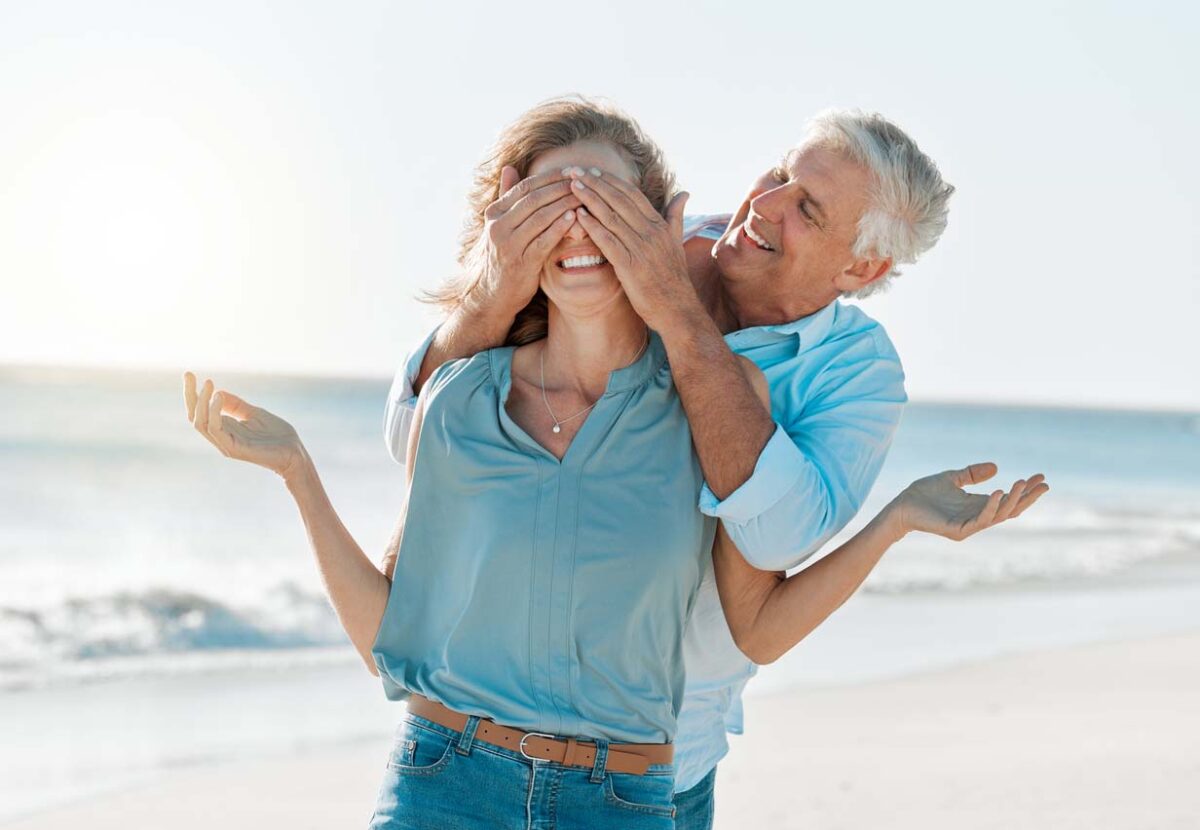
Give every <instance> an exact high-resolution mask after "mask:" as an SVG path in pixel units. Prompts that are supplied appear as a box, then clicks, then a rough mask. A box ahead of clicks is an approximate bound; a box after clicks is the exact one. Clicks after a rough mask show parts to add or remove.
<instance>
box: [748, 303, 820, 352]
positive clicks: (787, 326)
mask: <svg viewBox="0 0 1200 830" xmlns="http://www.w3.org/2000/svg"><path fill="white" fill-rule="evenodd" d="M840 308H841V303H840V302H839V301H838V300H834V301H833V302H832V303H830V304H829V305H827V306H825V307H824V308H822V309H821V310H820V311H814V312H813V313H812V314H808V315H806V316H804V317H801V318H799V319H797V320H792V321H790V322H787V323H773V324H771V325H767V326H750V327H749V328H744V329H738V330H737V331H735V332H731V333H730V334H729V335H728V336H729V337H730V338H734V339H736V340H751V339H752V340H758V339H760V338H769V336H770V335H775V336H776V337H780V338H782V337H795V338H796V352H797V353H799V352H802V351H806V350H807V349H811V348H813V347H814V346H819V345H820V344H821V343H822V342H824V341H825V339H826V338H827V337H829V334H830V332H831V331H832V330H833V324H834V321H835V320H836V319H837V315H838V311H839V309H840ZM769 339H774V338H769Z"/></svg>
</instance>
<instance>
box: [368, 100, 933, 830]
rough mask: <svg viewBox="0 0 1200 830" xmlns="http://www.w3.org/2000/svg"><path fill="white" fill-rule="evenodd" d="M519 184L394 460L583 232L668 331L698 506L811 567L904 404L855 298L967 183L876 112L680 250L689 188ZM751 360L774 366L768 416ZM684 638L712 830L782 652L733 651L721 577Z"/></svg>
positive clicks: (698, 762) (809, 138) (819, 143)
mask: <svg viewBox="0 0 1200 830" xmlns="http://www.w3.org/2000/svg"><path fill="white" fill-rule="evenodd" d="M504 188H505V189H507V192H506V193H505V195H504V196H503V197H502V198H501V199H500V200H498V201H497V202H496V203H494V204H493V205H492V206H491V207H490V208H489V210H488V214H487V227H486V228H485V233H484V235H483V239H484V241H485V242H484V244H485V246H486V250H485V251H484V255H483V257H482V260H481V261H482V263H483V264H482V273H481V274H479V279H478V281H477V282H476V284H475V286H474V288H473V289H472V291H471V293H470V295H469V296H468V297H467V299H466V300H465V301H464V302H463V303H462V304H461V305H460V306H458V307H457V308H455V309H454V310H453V311H452V312H451V313H450V314H449V315H448V316H447V318H446V320H445V321H444V322H443V323H442V324H441V325H440V326H439V327H438V329H437V330H435V331H434V332H433V333H432V334H431V335H430V336H429V337H428V338H427V339H426V340H425V342H424V343H423V344H422V345H421V346H420V347H419V348H418V349H417V350H416V351H415V352H414V353H413V354H412V355H411V356H410V357H409V359H408V360H407V361H406V363H405V365H404V366H403V367H402V368H401V370H400V372H399V373H398V374H397V377H396V382H395V383H394V384H393V387H392V391H391V393H390V395H389V401H388V408H387V415H386V417H385V436H386V438H387V440H388V445H389V448H390V450H391V452H392V455H393V457H394V458H395V459H396V460H397V461H399V462H401V463H403V459H404V447H405V441H406V435H407V432H408V426H409V422H410V416H411V411H412V407H413V405H414V403H415V398H414V395H415V391H416V390H418V389H419V388H420V385H421V384H422V383H423V382H424V380H425V379H427V378H428V376H429V374H430V373H431V372H432V371H433V370H434V369H436V368H437V367H438V366H439V365H441V364H442V363H444V362H445V361H447V360H451V359H455V358H459V357H464V356H468V355H471V354H474V353H476V352H478V351H482V350H484V349H487V348H491V347H493V346H497V345H500V344H501V343H502V342H503V340H504V338H505V335H506V334H507V332H508V329H509V327H510V326H511V324H512V322H513V318H514V316H515V314H516V312H517V311H518V310H519V309H521V308H523V307H524V306H525V305H526V303H528V301H529V300H530V299H531V298H532V297H533V295H534V293H535V292H536V290H537V273H538V269H540V266H541V263H542V262H543V261H544V259H545V254H546V252H547V251H549V250H551V249H552V248H553V246H554V245H556V244H557V243H558V242H559V240H560V239H562V237H563V236H564V235H565V234H578V235H581V236H582V235H583V234H586V235H587V236H589V237H590V238H591V240H592V242H593V243H595V245H596V246H597V247H598V248H599V249H600V251H601V253H602V254H603V255H604V257H605V258H606V259H607V260H608V261H609V262H610V263H612V265H613V268H614V270H615V272H616V274H617V276H618V278H619V279H620V280H621V283H622V285H623V287H624V289H625V293H626V294H627V296H628V297H629V299H630V301H631V303H632V304H633V306H634V308H635V309H636V310H637V311H638V313H639V314H640V315H641V316H642V317H643V318H644V319H645V321H646V323H647V324H648V325H649V326H650V327H651V328H652V329H654V330H655V331H656V332H658V333H659V335H660V336H661V337H662V340H663V343H664V345H665V346H666V349H667V354H668V359H669V361H670V364H671V370H672V375H673V378H674V381H675V384H676V386H677V388H678V390H679V394H680V397H681V399H682V401H683V404H684V407H685V409H686V412H687V415H688V420H689V423H690V426H691V429H692V435H693V440H694V442H695V445H696V451H697V454H698V456H699V459H700V464H701V467H702V469H703V471H704V475H705V480H706V482H707V484H706V487H705V488H704V490H703V491H702V493H701V501H700V509H701V510H702V511H704V512H705V513H706V514H708V515H712V516H716V517H718V518H720V519H721V520H722V527H723V529H724V531H725V532H726V533H727V534H728V536H729V538H730V539H731V540H732V542H733V543H734V544H735V545H736V547H737V548H738V550H740V552H741V553H742V555H743V556H744V557H745V560H746V562H748V563H749V565H751V566H753V567H755V568H758V569H760V570H761V571H764V572H778V571H785V570H787V569H789V568H793V567H796V566H797V565H799V564H800V563H802V562H803V561H805V560H806V559H807V558H808V557H809V556H810V555H811V554H812V553H814V552H815V551H816V550H817V549H818V548H820V546H821V545H822V544H823V543H824V542H825V541H826V540H828V539H829V538H830V537H831V536H833V535H834V534H835V533H837V531H839V530H840V529H841V528H843V527H844V526H845V525H846V523H847V522H849V520H850V519H851V518H852V517H853V516H854V514H855V513H856V512H857V511H858V509H859V508H860V506H861V505H862V503H863V501H864V500H865V498H866V496H867V493H868V491H869V490H870V488H871V486H872V484H873V483H874V481H875V479H876V477H877V475H878V473H879V470H880V467H881V466H882V464H883V460H884V456H885V455H886V453H887V450H888V447H889V446H890V444H891V440H892V437H893V435H894V432H895V429H896V425H897V423H898V422H899V418H900V412H901V409H902V407H903V404H904V403H905V401H906V400H907V397H906V395H905V392H904V374H903V370H902V369H901V365H900V360H899V358H898V356H897V355H896V352H895V349H894V348H893V347H892V344H891V342H890V340H889V339H888V337H887V334H886V333H885V332H884V330H883V328H882V327H881V326H880V325H879V324H878V323H876V322H875V321H874V320H872V319H871V318H869V317H868V316H867V315H866V314H864V313H862V312H861V311H860V310H858V309H857V308H856V307H854V306H848V305H843V304H841V303H840V302H838V298H839V297H841V296H857V297H864V296H868V295H870V294H872V293H874V292H876V291H878V290H880V289H881V288H882V287H883V286H884V285H885V284H886V283H888V282H890V281H891V279H893V278H894V276H895V275H896V274H897V273H898V272H897V271H896V264H897V263H907V262H915V261H916V259H917V258H918V257H919V256H920V255H921V254H922V253H924V252H925V251H927V250H928V249H929V248H931V247H932V246H933V245H934V243H936V241H937V239H938V238H939V236H940V235H941V233H942V231H943V230H944V228H945V225H946V216H947V210H948V200H949V198H950V195H951V194H952V193H953V188H952V187H951V186H950V185H948V184H946V183H945V182H944V181H943V180H942V178H941V175H940V174H939V172H938V170H937V166H936V165H935V164H934V163H933V161H932V160H931V159H929V158H928V157H927V156H926V155H924V154H923V153H922V152H921V151H920V150H919V149H918V148H917V145H916V144H915V143H914V142H913V141H912V139H910V138H909V137H908V136H907V135H905V133H904V132H903V131H901V130H900V129H899V128H898V127H896V126H895V125H894V124H892V123H891V122H889V121H887V120H886V119H884V118H883V117H881V116H879V115H867V114H862V113H858V112H846V111H835V110H831V111H827V112H825V113H822V114H820V115H818V116H817V117H816V118H814V119H813V120H812V121H811V122H810V123H809V125H808V127H807V130H806V133H805V135H804V138H803V140H802V141H801V143H800V144H799V145H798V146H797V147H795V148H794V149H792V150H791V151H790V152H788V153H787V155H786V156H785V157H784V159H783V160H782V162H781V163H780V164H779V166H778V167H776V168H774V169H773V170H771V171H769V172H767V173H765V174H764V175H763V176H762V177H760V178H759V179H758V180H757V181H756V182H754V184H753V185H752V187H751V190H750V193H749V195H748V196H747V198H746V200H745V201H744V202H743V203H742V205H741V206H740V207H739V209H738V211H737V212H736V213H735V214H733V216H732V217H728V216H718V217H693V218H691V219H689V220H687V221H685V222H684V223H683V225H684V234H683V237H684V241H683V244H682V245H681V244H680V239H679V233H678V228H679V225H680V218H681V215H682V211H683V205H684V202H685V201H686V194H681V197H680V198H677V199H676V200H675V201H673V202H672V204H671V205H670V206H669V208H668V211H667V217H666V218H663V217H662V216H659V215H658V214H657V213H656V212H655V211H654V210H653V209H651V208H650V206H649V204H648V203H646V201H645V199H644V197H641V194H640V193H638V192H637V191H636V189H635V188H632V187H628V186H622V183H620V182H617V181H615V180H614V179H613V177H606V176H603V175H600V174H599V171H582V170H564V171H562V172H561V173H560V174H553V175H549V176H544V177H540V178H537V177H535V178H531V179H527V180H525V181H523V182H520V183H519V184H518V183H517V182H516V176H515V171H513V170H511V169H509V170H506V171H505V180H504ZM568 214H570V215H568ZM564 217H566V218H572V217H573V218H574V221H573V222H570V223H569V224H566V226H564V222H561V221H558V220H560V219H563V218H564ZM714 242H715V244H714ZM739 355H740V356H741V357H743V358H747V359H749V360H751V361H753V362H754V363H755V364H757V365H758V367H759V368H760V369H761V370H762V371H763V373H764V374H765V376H766V379H767V381H768V384H769V398H770V407H769V409H768V407H766V406H764V403H763V401H762V399H761V398H760V397H759V395H758V394H756V391H755V389H754V388H752V385H751V382H750V381H749V380H748V379H747V376H746V374H745V373H744V372H743V370H742V368H741V366H740V365H739V357H738V356H739ZM764 577H765V578H767V579H770V580H774V579H775V577H774V575H773V574H770V573H765V574H764ZM841 599H843V600H844V597H842V598H841ZM840 601H841V600H838V601H837V602H836V604H832V605H831V607H829V608H828V609H825V610H826V611H827V612H832V610H833V608H835V607H836V605H837V604H840ZM830 602H831V603H832V600H831V601H830ZM794 639H795V638H793V639H792V640H791V641H790V642H794ZM684 647H685V654H686V662H687V667H688V688H687V693H686V696H685V701H684V705H683V709H682V711H681V712H680V718H679V730H678V734H677V737H676V755H675V758H676V761H675V762H676V789H677V795H676V806H677V809H678V814H677V816H676V827H677V828H680V830H690V828H693V827H697V828H699V827H709V826H711V822H712V813H713V782H714V778H715V772H716V765H717V762H718V761H720V759H721V758H722V757H723V756H724V755H725V753H726V752H727V743H726V738H725V732H726V731H730V732H735V733H737V732H740V731H741V728H742V716H741V691H742V688H743V687H744V685H745V683H746V681H747V680H748V679H749V678H750V677H751V676H752V675H753V674H754V672H755V669H756V666H755V663H754V662H751V659H748V657H747V655H748V656H749V658H753V659H754V660H756V661H758V662H769V661H770V660H771V659H774V658H775V657H777V656H778V649H775V648H772V646H771V644H770V643H766V644H764V645H762V646H761V648H760V647H758V646H757V645H756V644H745V643H743V644H742V647H743V648H742V649H741V650H740V649H739V648H738V646H737V645H735V644H734V642H733V639H732V637H731V635H730V632H729V628H728V626H727V625H726V623H725V616H724V614H723V612H722V606H721V602H720V598H719V597H718V595H717V591H716V586H715V580H714V579H713V578H712V574H711V572H710V574H709V576H708V577H707V578H706V579H705V582H704V584H703V585H702V588H701V593H700V596H699V597H698V598H697V601H696V605H695V609H694V611H693V616H692V619H691V621H690V623H689V630H688V634H687V638H686V640H685V646H684ZM743 650H744V651H745V653H743Z"/></svg>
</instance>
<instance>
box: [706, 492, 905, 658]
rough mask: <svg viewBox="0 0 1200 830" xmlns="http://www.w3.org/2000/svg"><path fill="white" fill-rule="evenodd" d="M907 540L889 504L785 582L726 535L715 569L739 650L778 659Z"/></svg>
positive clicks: (715, 553)
mask: <svg viewBox="0 0 1200 830" xmlns="http://www.w3.org/2000/svg"><path fill="white" fill-rule="evenodd" d="M903 536H904V530H903V528H902V527H901V526H900V522H899V517H898V513H897V511H895V510H894V509H892V508H891V506H890V505H889V507H888V508H885V509H884V510H883V511H882V512H881V513H880V514H879V515H877V516H876V517H875V518H874V519H872V520H871V521H870V522H869V523H868V524H867V525H866V527H864V528H863V529H862V530H860V531H859V532H858V533H856V534H855V535H854V536H853V537H852V538H851V539H849V540H848V541H847V542H846V543H845V544H843V545H841V546H840V547H838V548H837V550H835V551H833V552H832V553H830V554H829V555H828V556H826V557H824V558H823V559H821V560H820V561H818V562H816V563H815V564H813V565H811V566H810V567H808V568H806V569H804V570H803V571H800V572H799V573H797V574H795V575H793V576H790V577H788V578H786V579H783V578H781V577H780V576H779V575H778V574H775V573H771V572H769V571H758V570H755V569H753V568H751V567H750V566H749V565H748V564H746V561H745V560H744V559H743V558H742V556H741V554H740V553H739V552H738V551H737V548H736V547H734V545H733V543H732V542H730V541H729V538H728V536H725V535H724V534H722V538H721V539H720V541H719V542H718V544H717V546H716V547H715V548H714V550H713V566H714V570H715V572H716V577H717V587H718V589H719V592H720V595H721V604H722V607H723V608H724V609H725V615H726V620H727V621H728V622H729V626H730V631H731V632H732V633H733V636H734V640H735V642H737V645H738V648H740V649H741V650H742V652H743V653H744V654H745V655H746V656H747V657H749V658H750V659H751V660H753V661H754V662H755V663H759V664H765V663H770V662H772V661H774V660H777V659H778V658H779V657H781V656H782V655H783V654H785V653H786V652H787V651H788V650H789V649H791V648H792V646H794V645H796V643H798V642H800V641H801V640H803V639H804V638H805V637H807V636H808V635H809V634H810V633H811V632H812V631H813V630H814V629H815V628H816V627H817V626H819V625H820V624H821V623H823V622H824V621H825V620H826V619H828V618H829V616H830V615H831V614H832V613H833V612H834V611H836V610H837V609H838V608H840V607H841V606H842V604H843V603H845V601H846V600H847V599H849V598H850V597H851V596H852V595H853V594H854V592H855V591H856V590H858V588H859V586H860V585H862V583H863V580H865V579H866V578H867V575H868V574H870V573H871V571H872V570H873V569H874V568H875V566H876V565H877V564H878V563H879V560H880V559H881V558H882V557H883V554H884V553H886V552H887V550H888V549H889V548H890V547H891V546H892V545H894V544H895V543H896V542H898V541H899V540H900V539H901V538H903Z"/></svg>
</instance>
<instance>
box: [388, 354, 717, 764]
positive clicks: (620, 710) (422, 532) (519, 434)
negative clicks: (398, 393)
mask: <svg viewBox="0 0 1200 830" xmlns="http://www.w3.org/2000/svg"><path fill="white" fill-rule="evenodd" d="M512 354H513V349H512V348H511V347H506V348H500V349H493V350H491V351H488V352H483V353H481V354H478V355H476V356H474V357H471V358H467V359H463V360H457V361H452V362H450V363H447V364H445V365H444V366H442V367H441V368H439V369H438V370H437V372H435V373H434V375H433V376H432V377H431V378H430V380H429V382H428V383H427V385H426V388H425V390H424V391H423V392H422V395H423V397H424V398H425V401H424V407H425V410H424V419H423V423H422V428H421V435H420V438H419V443H418V447H417V455H416V462H415V465H414V468H413V471H412V476H413V478H412V486H411V489H410V493H409V499H408V507H407V510H408V513H407V519H406V522H405V527H404V535H403V538H402V540H401V543H400V550H399V555H398V558H397V562H396V570H395V574H394V577H393V583H392V590H391V595H390V596H389V598H388V604H387V610H386V612H385V613H384V618H383V622H382V624H381V625H380V628H379V632H378V634H377V635H376V639H375V643H374V646H373V648H372V655H373V658H374V661H375V665H376V666H377V667H378V668H379V674H380V677H381V678H382V679H383V685H384V691H385V693H386V694H387V696H388V697H389V698H390V699H393V700H402V699H404V698H406V697H407V696H408V694H409V693H411V692H416V693H419V694H422V695H424V696H426V697H428V698H431V699H433V700H437V701H440V702H441V703H444V704H445V705H447V706H449V707H450V708H452V709H455V710H457V711H459V712H464V713H467V714H474V715H480V716H482V717H486V718H491V719H493V720H495V721H497V722H499V723H502V724H505V725H508V726H514V727H518V728H521V729H525V730H528V731H535V732H548V733H552V734H555V735H573V736H576V737H586V738H605V739H607V740H610V741H628V742H640V743H660V742H667V741H670V740H671V739H672V738H673V736H674V734H675V720H676V714H677V713H678V711H679V707H680V705H681V702H682V699H683V687H684V667H683V652H682V648H681V643H682V638H683V631H684V626H685V624H686V622H687V620H688V617H689V615H690V613H691V609H692V603H693V601H694V599H695V597H696V593H697V590H698V589H699V585H700V581H701V578H702V576H703V574H704V564H705V560H706V558H707V557H708V556H710V550H711V546H712V541H713V533H714V531H715V520H714V519H711V518H708V517H706V516H704V515H702V514H701V513H700V512H699V511H698V510H697V508H696V504H697V498H698V496H699V494H700V489H701V487H702V485H703V483H704V482H703V477H702V474H701V471H700V465H699V462H698V461H697V459H696V457H695V454H694V453H693V451H692V436H691V431H690V429H689V428H688V423H687V419H686V418H685V417H684V412H683V406H682V405H681V403H680V400H679V396H678V394H677V392H676V390H675V386H674V384H673V383H672V381H671V373H670V369H669V367H668V365H667V360H666V352H665V350H664V348H663V345H662V341H661V340H660V339H659V338H658V337H657V336H656V335H652V336H651V338H650V343H649V345H648V346H647V348H646V349H645V351H644V353H643V354H642V356H641V357H640V358H639V359H638V360H637V361H636V362H635V363H633V364H632V365H630V366H628V367H626V368H624V369H620V370H617V371H615V372H613V373H611V375H610V376H609V381H608V386H607V389H606V391H605V392H604V394H603V396H601V398H600V399H599V401H598V402H597V403H596V405H595V408H593V409H592V411H591V412H590V413H588V415H587V418H586V420H585V421H584V423H583V425H582V426H581V427H580V429H579V432H578V433H577V434H576V435H575V438H574V439H573V440H572V441H571V445H570V447H569V448H568V450H567V452H566V455H565V456H564V457H563V459H562V461H561V462H560V461H559V460H558V459H556V458H555V457H554V455H553V454H552V453H550V452H549V451H548V450H546V449H545V448H543V447H542V446H541V445H540V444H538V443H537V442H536V441H534V440H533V439H532V438H531V437H530V436H529V435H528V434H527V433H526V432H525V431H524V430H523V429H522V428H521V427H520V426H518V425H517V424H516V422H514V421H513V420H512V418H511V417H509V414H508V412H507V411H506V409H505V407H504V403H505V401H506V400H507V398H508V393H509V389H510V388H511V386H512V375H511V367H512Z"/></svg>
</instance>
